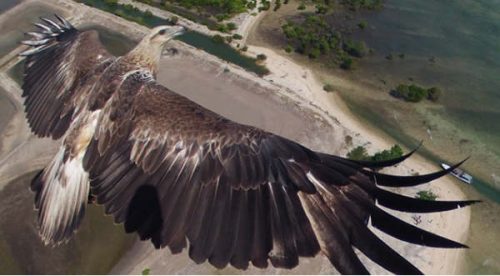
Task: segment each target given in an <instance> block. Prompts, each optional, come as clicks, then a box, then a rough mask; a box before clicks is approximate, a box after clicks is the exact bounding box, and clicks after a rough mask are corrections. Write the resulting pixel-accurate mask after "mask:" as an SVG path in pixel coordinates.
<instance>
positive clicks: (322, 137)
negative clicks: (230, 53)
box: [0, 0, 470, 274]
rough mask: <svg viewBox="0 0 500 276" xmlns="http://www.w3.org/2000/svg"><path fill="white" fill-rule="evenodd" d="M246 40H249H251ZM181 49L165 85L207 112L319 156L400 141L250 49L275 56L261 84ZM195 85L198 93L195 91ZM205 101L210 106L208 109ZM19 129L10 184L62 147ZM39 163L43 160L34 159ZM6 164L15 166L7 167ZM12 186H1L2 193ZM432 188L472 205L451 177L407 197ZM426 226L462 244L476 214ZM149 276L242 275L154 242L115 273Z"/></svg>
mask: <svg viewBox="0 0 500 276" xmlns="http://www.w3.org/2000/svg"><path fill="white" fill-rule="evenodd" d="M48 2H49V1H48ZM50 2H51V3H57V4H60V3H63V4H64V5H65V8H66V9H68V10H70V11H71V13H72V14H74V15H75V16H74V18H76V19H78V21H82V22H85V21H90V22H94V23H96V22H99V23H101V24H103V25H105V26H107V27H110V28H112V29H114V30H121V31H122V32H126V33H128V34H129V35H131V36H134V37H137V36H140V35H141V33H144V31H146V30H145V28H143V27H140V26H138V25H137V24H134V23H129V22H126V21H124V20H121V19H118V18H116V17H114V16H111V15H109V14H106V13H102V12H98V11H95V10H93V11H92V12H87V11H88V9H87V8H82V7H80V6H79V5H76V4H74V2H71V1H62V0H59V1H55V0H54V1H50ZM248 22H249V23H247V24H246V27H245V28H244V29H243V30H242V31H244V30H247V31H248V30H251V29H252V24H254V23H255V22H256V20H250V21H248ZM243 35H244V37H246V34H243ZM175 43H177V44H178V45H179V47H180V49H181V52H184V53H185V55H184V56H180V57H178V58H186V59H185V61H186V62H180V61H179V60H172V65H175V66H173V67H172V68H175V69H174V70H172V69H170V71H169V69H168V68H166V69H164V71H163V73H164V74H166V75H163V76H162V77H161V82H163V83H165V84H166V85H168V86H171V87H174V86H175V85H178V86H179V87H176V89H175V90H177V91H178V92H180V93H184V94H185V95H186V96H188V97H192V98H193V99H195V100H197V101H198V100H199V101H200V103H201V104H203V105H205V106H206V107H208V108H210V109H213V110H215V111H217V112H220V113H222V114H224V115H226V116H228V117H229V118H232V119H234V120H237V121H240V122H243V123H248V124H253V125H257V126H260V127H263V128H266V129H268V130H272V131H275V132H278V133H279V134H281V135H284V136H287V137H289V138H292V139H294V140H297V141H299V142H302V143H304V144H305V145H307V146H309V147H312V148H313V149H316V150H323V151H326V152H329V153H335V154H345V153H346V152H347V150H348V148H347V147H346V145H345V143H344V137H345V136H346V135H350V136H352V137H353V143H354V145H360V144H366V145H367V146H368V149H369V151H371V152H373V151H375V150H380V149H383V148H388V147H390V146H391V145H392V144H394V141H392V140H391V139H389V138H388V137H386V136H383V135H380V133H379V132H377V131H374V129H373V128H372V127H368V126H366V125H364V124H362V123H360V122H359V121H358V120H356V119H355V117H354V116H353V115H352V114H351V113H350V112H349V111H348V109H347V108H346V106H345V105H344V104H343V103H342V102H341V101H340V99H339V98H338V97H337V96H336V95H335V93H330V94H327V93H325V92H324V91H323V90H322V84H321V83H320V82H318V81H317V80H316V79H315V78H314V77H313V75H312V73H311V72H310V71H309V70H307V69H305V68H302V67H301V66H299V65H297V64H295V63H293V62H292V61H291V60H289V59H287V58H286V57H283V56H281V55H280V54H278V53H275V52H273V51H272V50H269V49H264V48H257V47H253V46H252V47H250V49H249V52H250V53H254V54H257V53H265V54H266V55H267V56H268V60H267V61H266V63H267V64H266V65H267V66H268V67H269V69H271V71H272V73H271V74H270V75H269V76H266V77H265V78H264V79H261V78H258V77H257V76H255V75H253V74H250V73H248V72H245V71H244V70H242V69H241V68H237V67H235V66H234V65H231V64H227V63H225V62H223V61H220V60H218V59H216V58H214V57H211V56H209V55H208V54H206V53H203V52H201V51H198V50H194V49H193V48H191V47H188V46H185V45H181V43H179V42H175ZM165 67H168V63H165ZM226 67H227V68H229V70H230V73H224V68H226ZM183 70H184V71H183ZM179 71H183V72H185V73H184V74H179V75H174V73H175V72H177V73H179ZM225 74H227V75H225ZM2 77H4V76H2ZM190 77H191V79H190ZM194 84H196V85H195V86H193V85H194ZM335 85H336V86H337V87H343V88H342V89H344V88H345V89H349V87H352V86H354V85H356V84H354V83H350V82H348V81H344V80H341V79H338V83H335ZM199 88H203V89H204V90H205V91H208V92H207V93H211V94H206V95H205V96H202V94H199V90H200V89H199ZM17 91H19V90H17ZM204 100H205V102H203V101H204ZM21 124H22V123H21ZM19 129H20V132H23V131H24V132H23V133H20V134H19V135H21V137H24V141H27V142H26V143H27V145H31V146H29V147H28V146H26V148H24V146H21V147H20V149H19V150H17V151H12V152H11V153H10V154H9V158H6V159H3V160H2V161H3V162H4V163H3V165H0V172H1V175H2V177H4V176H6V177H5V178H10V177H13V175H20V174H23V173H24V172H28V171H30V170H33V166H35V167H39V166H41V165H42V163H44V162H46V161H47V160H46V159H47V158H50V156H51V153H52V152H53V148H52V147H50V146H53V145H54V144H53V143H50V142H45V141H44V140H36V142H31V141H33V140H32V137H31V136H30V135H29V134H27V133H26V129H25V128H24V127H20V128H19ZM368 141H369V142H368ZM47 146H49V147H47ZM37 156H38V157H39V158H32V159H31V158H30V157H37ZM23 162H25V163H23ZM6 163H9V165H8V166H6V165H5V164H6ZM434 170H437V167H435V166H433V165H430V164H429V163H428V162H426V160H424V159H423V158H420V157H418V156H417V157H413V158H412V159H411V160H409V161H406V162H405V163H404V164H402V165H399V166H397V167H396V168H391V169H390V170H389V172H391V173H396V174H404V175H408V174H410V173H413V172H415V171H417V172H420V173H424V172H430V171H434ZM6 172H9V173H6ZM2 180H3V181H2ZM5 180H6V179H0V188H1V186H2V185H1V184H2V182H3V183H5ZM429 188H430V189H432V191H433V192H435V193H437V194H438V195H439V197H440V199H462V198H463V197H464V195H463V194H462V193H461V191H460V190H459V188H458V187H457V186H456V185H455V181H454V180H452V178H450V177H445V178H442V179H440V180H438V181H434V182H433V183H432V184H428V185H423V186H422V187H418V188H416V189H405V190H404V191H401V192H403V193H406V194H408V195H410V196H413V195H414V194H415V192H416V191H417V190H418V189H429ZM400 217H401V218H402V219H404V220H406V221H408V222H412V221H413V219H412V218H411V215H409V214H401V216H400ZM421 218H422V223H421V224H419V226H420V227H422V228H425V229H428V230H431V231H433V232H436V233H438V234H441V235H444V236H446V237H448V238H451V239H454V240H458V241H464V240H465V238H466V236H467V231H468V226H469V218H470V211H469V209H468V208H464V209H461V210H455V211H451V212H446V213H438V214H432V215H422V216H421ZM381 236H382V238H383V239H384V240H385V241H387V242H388V243H389V244H390V245H391V246H393V247H394V248H395V249H396V250H397V251H398V252H400V253H401V254H402V255H403V256H405V257H407V258H408V259H409V260H410V261H412V262H413V263H414V264H415V265H416V266H418V267H419V268H421V269H422V270H423V271H424V272H425V273H432V274H448V273H450V274H451V273H457V272H459V270H458V269H459V268H460V265H459V264H460V263H461V260H462V258H463V254H462V252H463V250H444V249H434V248H425V247H420V246H415V245H409V244H406V243H403V242H400V241H396V240H394V239H392V238H390V237H385V236H384V235H381ZM366 263H368V264H369V265H368V268H369V269H370V271H371V272H372V273H385V272H384V271H383V270H381V269H380V268H378V267H377V266H376V265H372V264H370V263H369V261H366ZM145 268H151V269H152V273H162V274H163V273H214V274H215V273H242V272H241V271H237V270H234V269H232V268H227V269H225V270H223V271H218V270H216V269H214V268H212V267H211V266H210V265H208V264H204V265H195V264H194V263H193V262H192V261H190V260H189V258H188V257H187V254H186V253H183V254H180V255H176V256H170V253H169V252H168V250H160V251H157V250H154V249H153V247H152V246H151V244H150V243H149V242H139V243H137V244H136V245H135V246H134V248H133V249H132V250H131V251H130V252H128V253H127V254H126V256H124V258H123V259H122V260H121V261H120V263H119V264H118V265H117V266H116V267H115V268H114V269H113V271H112V272H113V273H119V274H122V273H135V274H137V273H140V272H141V271H142V270H143V269H145ZM244 273H264V274H276V273H279V274H282V273H303V274H318V273H335V270H334V269H333V268H332V266H331V265H330V264H329V262H328V261H327V260H326V259H325V258H324V257H322V256H318V257H316V258H313V259H307V260H302V261H301V265H299V266H298V267H297V268H296V269H294V270H290V271H284V270H277V269H273V268H269V269H267V270H256V269H251V270H249V271H245V272H244Z"/></svg>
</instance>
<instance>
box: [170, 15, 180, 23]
mask: <svg viewBox="0 0 500 276" xmlns="http://www.w3.org/2000/svg"><path fill="white" fill-rule="evenodd" d="M177 22H179V17H177V16H175V15H174V16H171V17H170V23H172V24H174V25H175V24H177Z"/></svg>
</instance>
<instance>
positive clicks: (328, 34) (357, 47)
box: [282, 14, 369, 70]
mask: <svg viewBox="0 0 500 276" xmlns="http://www.w3.org/2000/svg"><path fill="white" fill-rule="evenodd" d="M282 30H283V33H284V34H285V37H286V39H287V41H288V45H289V46H290V47H292V48H293V49H294V50H295V51H296V52H297V53H299V54H302V55H305V56H308V57H309V58H311V59H317V58H319V57H321V58H322V60H327V62H329V63H331V64H334V65H336V66H340V67H341V68H343V69H346V70H349V69H352V68H353V65H354V64H355V60H354V59H353V58H362V57H364V56H366V55H367V54H368V53H369V48H368V46H367V45H366V44H365V43H364V42H362V41H355V40H351V39H347V38H346V37H345V36H343V35H342V34H341V32H339V31H336V30H335V28H333V27H331V26H330V25H329V24H328V23H327V21H326V18H325V16H323V15H317V14H316V15H307V16H306V17H305V19H304V21H303V22H294V21H289V22H288V23H286V24H284V25H283V26H282ZM287 47H288V46H287ZM287 52H288V51H287ZM290 52H291V50H290ZM325 58H326V59H325Z"/></svg>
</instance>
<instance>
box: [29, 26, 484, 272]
mask: <svg viewBox="0 0 500 276" xmlns="http://www.w3.org/2000/svg"><path fill="white" fill-rule="evenodd" d="M56 18H57V19H56V20H50V19H42V20H43V21H44V23H38V24H36V26H37V27H38V28H39V31H38V32H29V33H27V34H28V35H30V36H31V39H30V40H27V41H23V42H22V43H23V44H26V45H28V46H30V48H29V49H27V50H26V51H25V52H23V53H22V55H24V56H26V65H25V75H24V84H23V97H24V98H25V103H24V104H25V111H26V117H27V120H28V123H29V125H30V127H31V129H32V131H33V132H34V133H35V134H36V135H38V136H40V137H51V138H53V139H59V138H62V140H61V141H62V142H61V147H60V149H59V151H58V153H57V154H56V156H55V157H54V159H53V160H52V161H51V162H50V164H49V165H48V166H47V167H46V168H45V169H44V170H43V171H42V172H41V173H40V174H39V175H38V176H37V177H36V178H35V179H34V180H33V182H32V190H33V191H35V207H36V209H37V210H38V223H39V227H40V236H41V238H42V239H43V241H44V242H45V243H47V244H57V243H60V242H63V241H66V240H67V239H69V238H70V237H71V236H72V234H73V233H74V232H75V231H76V230H77V229H78V226H79V225H80V222H81V220H82V218H83V216H84V213H85V208H86V205H87V200H88V195H89V192H90V193H91V194H92V195H93V196H95V197H96V200H97V203H98V204H103V205H104V207H105V212H106V213H107V214H110V215H112V216H113V217H114V220H115V222H117V223H124V225H125V230H126V231H127V232H137V233H138V234H139V236H140V238H141V239H143V240H147V239H150V240H151V241H152V243H153V244H154V246H155V247H157V248H163V247H166V246H168V247H169V248H170V249H171V250H172V252H174V253H178V252H181V251H182V250H183V249H184V248H186V247H188V246H189V256H190V257H191V259H193V260H194V261H195V262H196V263H201V262H204V261H206V260H208V261H209V262H210V263H211V264H212V265H214V266H215V267H218V268H222V267H225V266H226V265H228V264H231V265H232V266H234V267H236V268H240V269H246V268H247V267H248V265H249V263H252V264H253V265H255V266H257V267H266V266H267V265H268V261H270V262H271V264H272V265H273V266H276V267H284V268H293V267H295V266H297V265H298V262H299V257H310V256H315V255H316V254H318V253H319V252H321V253H323V254H324V255H326V256H327V257H328V259H329V260H330V261H331V263H332V264H333V266H335V268H336V269H337V270H338V271H339V272H341V273H349V274H359V273H361V274H364V273H368V271H367V270H366V268H365V266H364V265H363V264H362V263H361V261H360V260H359V259H358V257H357V256H356V254H355V253H354V250H353V246H354V247H356V248H357V249H359V250H360V251H362V252H363V253H364V254H365V255H366V256H367V257H368V258H370V259H372V260H373V261H374V262H376V263H378V264H379V265H381V266H382V267H384V268H386V269H387V270H389V271H391V272H393V273H397V274H414V273H421V272H420V271H419V270H418V269H417V268H416V267H415V266H414V265H412V264H411V263H410V262H408V261H407V260H406V259H404V258H403V257H402V256H401V255H399V254H398V253H397V252H395V251H394V250H393V249H391V248H390V247H389V246H388V245H386V244H385V243H384V242H383V241H382V240H380V239H379V238H378V237H377V236H376V235H374V234H373V233H372V232H371V231H370V230H369V229H368V226H367V224H368V220H369V218H371V223H372V225H373V226H374V227H376V228H378V229H380V230H382V231H383V232H385V233H387V234H389V235H392V236H394V237H396V238H398V239H401V240H404V241H408V242H412V243H416V244H420V245H426V246H434V247H449V248H452V247H456V248H460V247H465V246H464V245H462V244H460V243H457V242H454V241H451V240H449V239H446V238H443V237H440V236H438V235H435V234H432V233H430V232H427V231H425V230H422V229H419V228H417V227H415V226H413V225H410V224H408V223H405V222H403V221H401V220H399V219H398V218H396V217H394V216H392V215H390V214H389V213H387V212H385V211H383V210H382V209H381V208H379V207H378V206H377V204H376V202H377V203H378V204H379V205H382V206H385V207H388V208H390V209H394V210H399V211H406V212H436V211H446V210H451V209H455V208H458V207H462V206H466V205H469V204H472V203H474V202H475V201H425V200H418V199H414V198H410V197H406V196H402V195H398V194H395V193H392V192H389V191H387V190H384V189H382V188H379V186H392V187H405V186H413V185H418V184H422V183H425V182H428V181H432V180H434V179H436V178H439V177H441V176H443V175H445V174H446V173H448V172H449V171H451V170H453V169H454V168H455V167H456V166H454V167H452V168H450V169H448V170H443V171H440V172H437V173H433V174H429V175H422V176H408V177H406V176H393V175H385V174H381V173H377V172H374V171H373V170H371V168H377V167H385V166H391V165H394V164H396V163H398V162H401V161H403V160H404V159H405V158H407V157H408V156H410V155H411V153H412V152H411V153H409V154H407V155H406V156H404V157H402V158H399V159H395V160H391V161H385V162H361V161H354V160H348V159H345V158H341V157H337V156H334V155H329V154H325V153H320V152H315V151H312V150H310V149H308V148H306V147H304V146H302V145H300V144H298V143H296V142H293V141H291V140H289V139H286V138H284V137H280V136H278V135H275V134H272V133H269V132H266V131H263V130H261V129H258V128H255V127H252V126H247V125H242V124H238V123H235V122H233V121H231V120H228V119H226V118H224V117H222V116H220V115H218V114H216V113H214V112H212V111H210V110H207V109H205V108H203V107H202V106H200V105H198V104H196V103H194V102H192V101H190V100H189V99H187V98H185V97H183V96H180V95H178V94H176V93H175V92H173V91H171V90H169V89H168V88H166V87H164V86H161V85H159V84H158V83H157V82H156V81H155V76H156V72H157V70H158V68H157V66H158V62H159V59H160V55H161V52H162V49H163V46H164V44H165V43H166V42H168V41H169V40H170V39H171V38H173V37H174V36H176V35H178V34H180V33H182V31H183V28H182V27H179V26H160V27H156V28H154V29H152V31H151V33H150V34H149V35H147V36H146V37H145V38H144V39H143V40H142V41H141V42H140V43H139V44H138V45H137V46H136V47H135V48H134V49H133V50H132V51H130V52H129V53H128V54H126V55H124V56H121V57H115V56H112V55H111V54H109V53H108V52H107V51H106V50H105V49H104V47H103V46H102V45H101V43H100V42H99V39H98V34H97V32H96V31H93V30H90V31H83V32H82V31H78V30H77V29H76V28H74V27H73V26H72V25H71V24H70V23H69V22H68V21H67V20H65V19H63V18H60V17H58V16H56ZM55 21H57V22H55Z"/></svg>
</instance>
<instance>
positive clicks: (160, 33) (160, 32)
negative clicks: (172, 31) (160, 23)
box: [158, 29, 167, 35]
mask: <svg viewBox="0 0 500 276" xmlns="http://www.w3.org/2000/svg"><path fill="white" fill-rule="evenodd" d="M166 32H167V30H165V29H163V30H161V31H159V32H158V34H159V35H164V34H165V33H166Z"/></svg>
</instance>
